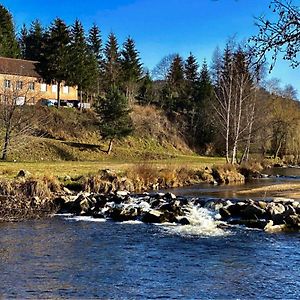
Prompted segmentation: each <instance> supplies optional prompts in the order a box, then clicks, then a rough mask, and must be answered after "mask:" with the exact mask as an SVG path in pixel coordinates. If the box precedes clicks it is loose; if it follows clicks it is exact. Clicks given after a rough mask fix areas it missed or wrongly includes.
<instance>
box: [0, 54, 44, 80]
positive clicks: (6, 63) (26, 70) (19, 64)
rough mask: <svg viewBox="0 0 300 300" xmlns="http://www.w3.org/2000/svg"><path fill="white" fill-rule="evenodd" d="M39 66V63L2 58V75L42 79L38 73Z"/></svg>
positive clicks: (0, 61) (0, 69) (0, 65)
mask: <svg viewBox="0 0 300 300" xmlns="http://www.w3.org/2000/svg"><path fill="white" fill-rule="evenodd" d="M38 64H39V62H37V61H31V60H24V59H16V58H8V57H0V74H8V75H17V76H29V77H37V78H40V77H41V75H40V74H39V73H38V71H37V66H38Z"/></svg>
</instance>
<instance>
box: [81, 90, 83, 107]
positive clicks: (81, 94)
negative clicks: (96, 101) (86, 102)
mask: <svg viewBox="0 0 300 300" xmlns="http://www.w3.org/2000/svg"><path fill="white" fill-rule="evenodd" d="M82 102H83V101H82V90H80V111H82V109H83V107H82Z"/></svg>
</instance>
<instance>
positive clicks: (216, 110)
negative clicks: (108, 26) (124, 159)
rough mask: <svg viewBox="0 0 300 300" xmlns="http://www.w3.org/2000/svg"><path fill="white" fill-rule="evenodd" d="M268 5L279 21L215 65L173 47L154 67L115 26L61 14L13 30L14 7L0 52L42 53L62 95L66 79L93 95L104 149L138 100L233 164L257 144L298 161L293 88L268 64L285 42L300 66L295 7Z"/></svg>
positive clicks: (124, 127)
mask: <svg viewBox="0 0 300 300" xmlns="http://www.w3.org/2000/svg"><path fill="white" fill-rule="evenodd" d="M272 5H273V6H272ZM271 7H272V9H273V10H274V13H278V16H279V17H278V21H277V22H276V21H275V22H274V23H272V22H270V21H268V20H265V19H263V18H261V19H259V22H260V23H259V24H258V25H259V28H260V31H259V34H258V35H257V36H256V37H253V38H252V43H253V42H254V44H255V47H254V48H253V47H251V46H249V44H246V43H244V44H236V43H235V42H234V41H229V42H228V43H227V44H226V46H225V48H224V49H223V50H220V49H218V48H217V49H216V50H215V53H214V55H213V60H212V62H211V64H210V66H209V65H208V63H207V62H206V61H205V60H204V61H203V62H202V64H201V65H200V64H199V63H198V62H197V59H196V57H195V56H194V55H193V54H192V53H190V54H189V55H188V57H186V58H183V57H181V56H180V55H179V54H176V53H175V54H170V55H167V56H165V57H163V58H162V59H161V61H160V62H159V63H158V64H157V65H156V67H155V68H154V69H153V70H152V72H150V71H149V70H147V69H146V68H144V66H143V64H142V62H141V59H140V56H139V52H138V50H137V48H136V45H135V42H134V40H133V39H132V38H131V37H128V38H127V39H126V40H125V42H124V43H123V44H122V46H120V45H119V42H118V39H117V37H116V35H115V34H114V33H110V34H109V36H108V38H107V41H106V42H105V43H104V41H103V39H102V35H101V31H100V29H99V27H98V26H97V25H96V24H94V25H93V26H92V27H91V28H90V29H89V30H88V31H87V32H86V31H85V29H84V28H83V25H82V23H81V22H80V21H79V20H76V21H75V22H74V24H72V25H71V26H68V25H67V24H66V23H65V22H64V21H63V20H62V19H60V18H56V19H55V20H54V21H53V22H52V23H51V24H50V26H48V27H46V28H44V27H43V26H42V24H41V23H40V22H39V21H38V20H36V21H34V22H32V23H31V24H30V26H29V27H28V28H27V27H26V26H25V25H24V26H23V27H22V28H21V31H20V32H19V33H18V34H16V32H15V29H14V26H13V20H12V16H11V14H10V13H9V12H8V11H7V10H6V9H5V8H4V7H3V6H0V22H1V27H0V38H1V43H0V56H8V57H16V58H23V59H28V60H36V61H39V62H40V64H39V68H40V70H39V71H40V72H41V74H42V75H43V77H44V79H45V80H46V81H47V82H55V83H56V84H57V86H58V93H57V94H58V103H59V94H60V87H61V84H62V82H65V83H66V84H68V85H76V86H78V91H79V98H80V101H81V102H83V101H91V102H93V105H94V108H95V111H96V112H97V114H98V115H99V120H100V121H99V126H100V131H101V135H102V137H104V138H108V139H109V140H110V143H109V148H108V153H109V152H110V151H111V148H112V144H113V141H114V139H116V138H121V137H123V136H126V135H128V134H130V133H131V132H132V131H133V129H134V128H133V125H132V122H131V119H130V111H131V109H130V107H131V106H132V105H133V104H135V103H138V104H140V105H155V106H157V107H159V108H161V109H164V110H165V112H166V114H167V116H168V118H170V119H171V120H172V121H173V122H174V124H177V125H176V126H178V128H179V129H180V131H181V132H182V134H183V136H184V138H185V139H186V141H187V143H188V144H189V145H190V146H191V147H192V148H193V149H194V150H195V151H197V152H199V153H203V154H222V155H224V156H225V157H226V160H227V161H228V162H231V163H240V162H243V161H247V160H248V159H249V154H250V151H251V150H252V152H253V151H254V152H259V153H261V154H262V155H266V154H270V155H273V156H274V157H277V156H283V155H284V154H294V157H297V159H299V154H298V149H299V147H300V138H299V136H298V134H297V132H299V131H297V130H298V129H299V128H300V125H299V119H300V111H299V105H298V103H297V102H295V101H294V99H293V98H295V90H293V88H291V87H287V88H286V89H285V90H281V89H277V91H274V90H271V89H268V86H267V85H266V84H264V82H265V81H264V71H265V69H266V68H267V67H266V65H265V64H264V63H263V62H264V57H265V54H266V53H267V52H268V51H269V50H272V51H274V55H273V60H274V61H273V63H272V64H271V68H272V67H273V64H274V62H275V60H276V58H277V55H278V53H279V52H280V51H281V52H283V51H285V50H286V54H285V59H288V60H290V61H291V63H292V66H294V67H296V66H298V60H297V54H298V51H299V44H298V43H297V36H298V37H299V9H297V7H294V6H292V5H291V4H290V3H289V4H285V3H284V1H280V0H275V1H272V3H271ZM290 20H292V21H293V22H288V21H290ZM297 22H298V23H297ZM284 23H286V26H285V27H284ZM295 24H296V25H295ZM297 24H298V25H297ZM283 27H284V28H285V30H286V31H285V33H284V34H283V35H280V34H279V35H278V30H277V29H278V28H281V29H282V28H283ZM295 28H296V29H295ZM288 30H290V32H289V31H288ZM297 30H298V31H297ZM270 34H271V35H272V34H273V35H274V38H273V39H272V41H273V44H271V43H270V41H269V40H268V37H270ZM297 34H298V35H297ZM284 38H286V41H284ZM285 43H286V45H287V46H286V48H284V45H285ZM58 105H59V104H58ZM290 116H292V117H290ZM291 128H293V130H292V129H291ZM250 147H251V150H250Z"/></svg>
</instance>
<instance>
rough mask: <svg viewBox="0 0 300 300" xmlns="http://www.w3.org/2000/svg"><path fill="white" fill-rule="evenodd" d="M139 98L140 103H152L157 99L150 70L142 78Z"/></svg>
mask: <svg viewBox="0 0 300 300" xmlns="http://www.w3.org/2000/svg"><path fill="white" fill-rule="evenodd" d="M137 99H138V100H139V103H140V104H151V103H153V102H154V101H155V91H154V84H153V80H152V78H151V76H150V73H149V71H147V72H146V74H145V75H144V77H143V78H142V80H141V83H140V87H139V92H138V97H137Z"/></svg>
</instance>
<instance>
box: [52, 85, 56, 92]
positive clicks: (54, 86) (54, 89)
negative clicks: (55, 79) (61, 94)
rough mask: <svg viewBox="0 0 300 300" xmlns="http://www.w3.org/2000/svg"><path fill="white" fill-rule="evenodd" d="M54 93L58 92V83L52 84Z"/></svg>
mask: <svg viewBox="0 0 300 300" xmlns="http://www.w3.org/2000/svg"><path fill="white" fill-rule="evenodd" d="M52 93H57V85H56V84H53V85H52Z"/></svg>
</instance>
